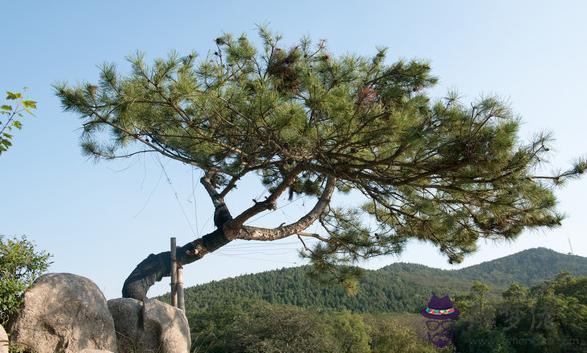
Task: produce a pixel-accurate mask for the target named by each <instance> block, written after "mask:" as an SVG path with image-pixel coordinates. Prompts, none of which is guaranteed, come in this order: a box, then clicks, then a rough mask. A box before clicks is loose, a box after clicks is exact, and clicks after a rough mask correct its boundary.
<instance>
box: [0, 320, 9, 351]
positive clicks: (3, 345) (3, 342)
mask: <svg viewBox="0 0 587 353" xmlns="http://www.w3.org/2000/svg"><path fill="white" fill-rule="evenodd" d="M0 353H8V335H7V334H6V331H5V330H4V327H2V325H0Z"/></svg>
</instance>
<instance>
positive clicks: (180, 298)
mask: <svg viewBox="0 0 587 353" xmlns="http://www.w3.org/2000/svg"><path fill="white" fill-rule="evenodd" d="M176 287H177V307H178V308H180V309H181V310H183V311H185V295H184V292H183V269H182V267H181V266H177V285H176Z"/></svg>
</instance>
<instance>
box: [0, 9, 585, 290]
mask: <svg viewBox="0 0 587 353" xmlns="http://www.w3.org/2000/svg"><path fill="white" fill-rule="evenodd" d="M0 8H1V9H2V14H3V19H2V21H1V22H0V33H2V37H3V40H2V41H3V45H2V56H1V61H0V90H1V91H6V90H18V89H20V88H22V87H23V86H26V87H28V92H27V95H28V96H29V97H31V98H32V99H35V100H37V101H38V105H39V109H38V110H37V112H36V117H35V118H30V119H27V120H26V121H25V127H24V129H23V130H22V131H20V132H18V133H17V134H16V138H15V141H14V142H15V146H14V147H13V148H12V149H11V150H9V152H8V153H5V154H4V155H2V157H0V233H3V234H26V235H27V236H28V237H29V238H30V239H32V240H34V241H35V242H36V243H37V244H38V246H39V247H40V248H43V249H46V250H48V251H49V252H51V253H52V254H54V258H53V261H54V264H53V265H52V268H51V270H52V271H58V272H73V273H77V274H81V275H84V276H87V277H89V278H91V279H93V280H94V281H96V283H97V284H98V285H99V286H100V288H102V290H103V291H104V292H105V294H106V296H107V297H109V298H112V297H117V296H119V295H120V288H121V285H122V282H123V281H124V278H125V277H126V276H127V274H128V273H129V272H130V271H131V270H132V269H133V268H134V266H135V265H136V263H138V262H139V261H140V260H142V259H143V258H144V257H145V256H146V255H148V254H149V253H150V252H159V251H162V250H166V249H167V247H168V243H169V236H176V237H177V238H178V242H179V243H181V244H183V243H185V242H188V241H190V240H191V239H193V232H195V233H197V234H204V233H205V232H206V231H209V230H210V229H211V223H212V222H211V221H210V215H211V205H210V204H209V202H208V199H207V197H206V196H205V195H204V193H203V190H202V189H201V186H200V185H195V187H194V188H192V183H191V181H192V177H193V178H196V179H197V178H198V176H199V173H198V172H197V171H195V172H194V171H192V170H191V169H190V168H188V167H186V166H182V165H179V164H177V163H175V162H169V163H168V162H167V161H164V160H163V161H162V162H163V164H164V165H165V170H166V171H167V172H168V174H169V177H170V179H171V182H172V183H171V185H169V183H168V182H167V180H166V177H165V176H164V175H163V172H162V169H161V167H160V166H159V164H158V162H157V160H156V159H155V160H154V159H152V158H151V157H147V158H144V159H136V160H130V161H125V162H115V163H111V162H100V163H98V164H96V163H94V162H92V161H89V160H87V159H86V158H85V157H83V156H82V155H81V154H80V149H79V141H78V138H79V132H80V131H79V128H80V121H79V120H78V119H77V117H76V116H74V115H72V114H68V113H64V112H62V109H61V107H60V104H59V102H58V100H57V98H56V97H55V96H54V94H53V92H52V89H51V84H53V83H56V82H59V81H68V82H71V83H76V82H79V81H86V80H89V81H92V80H95V79H96V77H97V72H98V70H97V65H99V64H101V63H103V62H114V63H117V64H119V66H120V67H121V68H123V69H124V68H127V66H126V63H125V60H124V58H125V57H126V56H127V55H129V54H132V53H133V52H134V51H136V50H137V49H138V50H142V51H144V52H146V53H147V55H148V57H151V58H152V57H158V56H164V55H166V54H167V53H168V52H169V51H170V50H177V51H179V52H180V53H187V52H189V51H191V50H196V51H198V52H200V53H207V52H208V51H209V50H210V49H212V48H213V39H214V38H216V37H217V36H218V35H219V34H221V33H223V32H233V33H242V32H246V33H249V34H251V35H254V33H255V25H256V24H268V25H269V26H270V27H271V28H272V29H273V30H275V31H278V32H281V33H282V34H283V35H284V37H285V40H286V41H289V42H293V41H295V40H297V39H299V38H300V37H302V36H303V35H309V36H311V37H312V38H315V39H321V38H325V39H327V40H328V43H329V46H330V48H331V50H333V51H334V52H336V53H338V54H343V53H358V54H372V53H374V52H375V47H377V46H384V47H388V48H389V54H390V60H393V59H397V58H423V59H427V60H429V61H430V62H431V64H432V67H433V72H434V73H435V74H436V75H438V76H439V77H440V84H439V85H438V87H437V88H436V89H435V90H434V91H433V92H432V93H433V94H434V95H435V96H438V97H442V96H443V95H444V94H445V93H446V92H447V90H453V89H456V90H458V92H460V94H461V96H462V97H463V99H464V100H465V101H467V100H473V99H475V98H476V97H478V96H480V95H483V94H497V95H499V96H501V97H503V98H505V99H507V100H508V101H510V102H511V105H512V107H513V109H514V110H515V111H516V113H517V114H519V115H520V117H521V118H522V119H523V122H524V124H523V126H522V131H521V137H522V138H523V139H524V138H526V139H527V138H529V137H531V136H532V135H533V134H534V133H536V132H538V131H551V132H553V134H554V136H555V137H556V139H557V141H556V151H555V153H553V156H552V160H551V161H552V167H553V168H558V167H560V168H563V167H565V166H567V165H568V164H569V163H570V162H571V161H572V160H573V159H574V158H575V157H577V156H580V155H586V154H587V139H586V138H585V137H584V136H585V131H587V119H586V117H585V115H586V113H585V108H584V102H585V99H586V98H587V88H586V86H585V82H587V66H586V64H587V45H586V44H585V38H587V26H585V23H584V17H585V15H586V14H587V3H585V2H584V1H557V2H554V1H515V2H514V1H484V2H481V1H450V0H446V1H433V0H430V1H347V2H342V1H289V2H283V1H255V2H253V1H248V2H245V1H242V2H239V1H221V0H218V1H214V2H197V1H165V2H161V1H146V0H143V1H125V2H121V1H109V0H101V1H83V2H82V1H51V2H49V1H25V0H21V1H12V2H3V3H2V4H1V5H0ZM174 190H175V191H174ZM240 190H241V193H240V194H238V195H235V197H232V198H231V199H229V203H230V205H231V206H232V207H234V208H235V209H237V210H238V209H239V208H241V207H244V206H246V202H247V201H248V200H250V199H251V195H255V196H256V195H258V194H259V193H260V192H262V190H260V189H258V188H257V187H256V184H254V183H253V182H252V181H249V182H247V183H246V185H244V186H243V187H241V188H240ZM175 193H177V199H179V202H178V200H177V199H176V197H175ZM557 194H558V196H559V200H560V209H561V210H562V211H564V212H565V213H566V214H567V216H568V218H567V219H566V220H565V222H564V223H563V226H562V227H560V228H558V229H556V230H554V231H540V232H529V233H526V234H524V235H522V236H521V237H520V238H519V239H518V240H517V241H515V242H513V243H505V242H498V243H493V242H488V243H484V242H482V243H480V250H479V251H478V253H476V254H475V255H472V256H470V257H469V258H467V259H466V260H465V262H464V263H463V264H462V265H460V266H466V265H471V264H475V263H479V262H481V261H486V260H490V259H494V258H497V257H501V256H504V255H507V254H511V253H514V252H517V251H520V250H523V249H527V248H532V247H537V246H544V247H549V248H552V249H554V250H557V251H560V252H565V253H566V252H568V251H569V244H568V239H570V240H571V242H572V245H573V248H574V252H575V253H576V254H578V255H582V256H587V239H586V238H585V233H586V232H585V229H587V217H586V215H585V206H584V198H585V196H586V195H587V180H586V179H583V180H580V181H575V182H572V183H570V184H568V185H567V187H566V188H564V189H562V190H560V191H558V192H557ZM194 195H195V197H194ZM304 201H305V200H298V201H296V202H295V203H293V204H289V205H287V206H286V207H284V208H283V209H280V210H278V211H277V212H275V213H274V214H271V215H269V216H267V217H264V218H263V219H259V220H258V224H269V225H270V224H279V223H281V222H282V221H284V220H288V219H293V217H295V216H296V215H298V214H299V213H300V212H302V211H303V209H304V207H307V205H305V204H304ZM308 203H310V201H308ZM180 205H181V206H180ZM182 209H183V212H182ZM184 212H185V216H184ZM192 229H193V232H192ZM297 248H298V246H297V243H296V242H295V241H294V240H289V239H286V240H283V241H280V242H277V243H273V244H262V245H260V246H259V245H256V246H253V245H252V244H250V243H248V244H246V243H245V244H243V243H237V244H234V245H230V246H228V247H227V249H223V250H221V251H219V253H218V254H217V253H214V254H212V255H210V256H208V257H206V258H205V259H204V260H202V261H199V262H197V263H194V264H192V265H190V266H189V267H186V270H185V277H186V282H187V283H186V284H187V285H192V284H195V283H201V282H206V281H210V280H215V279H221V278H224V277H227V276H234V275H237V274H240V273H251V272H257V271H262V270H268V269H272V268H279V267H283V266H293V265H296V264H301V263H302V261H301V260H300V259H299V258H298V257H297V252H296V249H297ZM394 261H409V262H418V263H422V264H426V265H429V266H435V267H443V268H454V267H453V266H450V265H448V264H447V263H446V260H445V259H444V258H443V257H442V256H440V255H439V254H438V252H437V251H436V249H434V248H432V247H430V246H428V245H426V244H420V243H415V242H414V243H410V244H409V245H408V247H407V249H406V251H405V252H404V253H403V254H402V255H401V256H396V257H384V258H379V259H377V260H374V261H370V262H369V263H367V264H365V266H368V267H371V268H377V267H380V266H383V265H385V264H389V263H391V262H394ZM167 283H168V282H167V281H164V282H163V283H160V284H159V285H157V286H156V287H155V288H154V289H153V290H152V291H151V292H150V293H151V294H158V293H162V292H163V291H166V290H167V288H168V284H167Z"/></svg>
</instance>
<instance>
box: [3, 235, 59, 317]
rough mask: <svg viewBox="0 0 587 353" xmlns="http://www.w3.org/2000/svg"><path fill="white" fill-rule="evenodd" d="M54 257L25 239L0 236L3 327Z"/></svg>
mask: <svg viewBox="0 0 587 353" xmlns="http://www.w3.org/2000/svg"><path fill="white" fill-rule="evenodd" d="M50 256H51V255H49V254H48V253H46V252H44V251H40V250H37V249H35V245H34V244H33V243H32V242H31V241H29V240H28V239H27V238H26V237H20V238H16V237H14V238H6V237H4V236H2V235H0V325H2V326H6V325H7V324H8V323H9V322H10V321H11V320H12V319H13V318H14V316H15V315H16V313H17V312H18V309H19V308H20V306H21V304H22V299H23V294H24V291H25V290H26V288H27V287H28V286H29V285H31V283H33V281H34V280H35V279H37V277H39V276H40V275H41V274H42V273H43V272H44V271H45V270H47V268H48V267H49V264H50V262H49V258H50Z"/></svg>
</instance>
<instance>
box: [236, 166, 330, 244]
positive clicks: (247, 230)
mask: <svg viewBox="0 0 587 353" xmlns="http://www.w3.org/2000/svg"><path fill="white" fill-rule="evenodd" d="M335 186H336V178H334V177H328V180H327V182H326V187H325V188H324V192H323V193H322V195H321V196H320V198H319V199H318V202H316V204H315V205H314V207H313V208H312V210H310V212H308V213H307V214H306V215H305V216H303V217H302V218H300V219H299V220H297V221H296V222H294V223H291V224H288V225H284V226H282V227H278V228H261V227H252V226H243V227H242V230H241V231H240V232H239V233H238V234H237V239H243V240H264V241H268V240H277V239H282V238H285V237H288V236H290V235H294V234H299V233H301V232H303V231H304V229H306V228H308V227H309V226H311V225H312V223H314V222H315V221H316V220H317V219H318V218H320V215H321V214H322V212H324V210H325V209H326V207H327V206H328V204H329V203H330V199H331V198H332V194H333V193H334V189H335Z"/></svg>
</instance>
